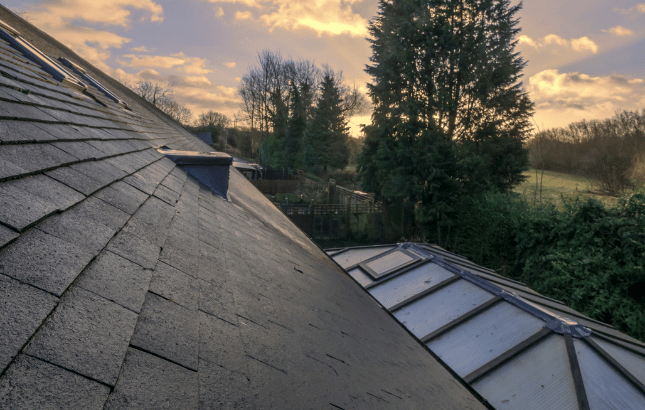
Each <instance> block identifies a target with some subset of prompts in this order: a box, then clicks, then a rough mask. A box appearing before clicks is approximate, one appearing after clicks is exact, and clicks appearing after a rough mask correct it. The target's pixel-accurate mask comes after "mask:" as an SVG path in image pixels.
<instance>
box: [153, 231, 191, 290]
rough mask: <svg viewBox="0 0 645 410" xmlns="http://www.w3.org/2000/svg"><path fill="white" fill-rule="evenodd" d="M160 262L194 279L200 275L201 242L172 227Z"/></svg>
mask: <svg viewBox="0 0 645 410" xmlns="http://www.w3.org/2000/svg"><path fill="white" fill-rule="evenodd" d="M159 260H160V261H162V262H165V263H167V264H168V265H170V266H172V267H174V268H176V269H179V270H180V271H182V272H184V273H185V274H188V275H190V276H192V277H195V278H196V277H197V275H198V271H199V268H198V260H199V240H197V239H195V238H194V237H192V236H190V235H187V234H185V233H183V232H181V231H178V230H177V229H175V228H174V224H173V226H171V229H170V232H169V234H168V238H167V239H166V242H165V243H164V245H163V251H162V252H161V255H160V256H159Z"/></svg>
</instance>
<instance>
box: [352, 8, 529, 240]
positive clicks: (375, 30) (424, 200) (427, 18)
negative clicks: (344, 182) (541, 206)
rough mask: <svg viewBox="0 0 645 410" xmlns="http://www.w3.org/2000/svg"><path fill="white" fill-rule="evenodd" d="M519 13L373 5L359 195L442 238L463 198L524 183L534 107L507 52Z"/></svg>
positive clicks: (518, 65) (519, 64) (516, 60)
mask: <svg viewBox="0 0 645 410" xmlns="http://www.w3.org/2000/svg"><path fill="white" fill-rule="evenodd" d="M520 8H521V3H520V4H519V5H517V6H510V1H509V0H380V5H379V14H378V15H377V17H376V18H375V19H374V20H373V21H372V22H371V24H370V27H369V30H370V33H371V36H372V38H371V39H370V42H371V44H372V51H373V54H372V57H371V62H372V64H371V65H368V66H367V68H366V71H367V73H369V74H370V75H371V76H372V77H373V82H372V83H371V84H368V88H369V94H370V97H371V98H372V101H373V105H374V113H373V116H372V124H371V125H370V126H369V127H366V129H365V132H366V140H365V147H364V150H363V152H362V154H361V157H360V159H359V172H360V174H361V175H362V176H363V180H364V185H365V189H366V190H369V191H372V192H375V193H376V194H377V195H378V196H380V197H381V198H383V199H386V200H389V201H392V202H397V203H406V202H407V203H408V204H410V205H411V206H414V207H415V209H416V216H417V220H418V222H421V223H425V224H428V223H431V224H436V225H437V227H438V228H439V225H441V223H442V222H443V223H445V222H446V221H447V220H448V219H449V218H448V217H449V214H450V212H451V211H452V209H451V204H454V201H455V200H456V199H457V198H458V196H459V195H461V194H463V193H464V192H468V193H471V194H472V193H475V192H477V191H480V190H483V189H490V188H497V189H502V190H505V189H509V188H510V187H512V186H513V185H514V184H517V183H518V182H520V181H521V180H522V171H524V170H525V169H526V168H527V166H528V156H527V153H526V151H525V150H524V148H523V147H522V141H523V140H524V139H525V138H526V136H527V132H528V130H529V119H530V117H531V115H532V112H533V105H532V103H531V101H530V100H529V99H528V96H527V94H526V93H525V92H524V91H523V90H522V87H521V83H520V82H519V79H520V77H521V70H522V69H523V67H524V66H525V62H524V60H523V59H522V58H521V57H519V55H518V54H517V53H515V51H514V47H515V44H516V43H517V41H516V40H515V36H516V35H517V33H518V32H519V28H518V27H517V24H518V20H517V19H515V17H514V16H515V14H516V13H517V12H518V11H519V10H520ZM438 235H439V236H440V231H438ZM437 240H439V241H440V238H437Z"/></svg>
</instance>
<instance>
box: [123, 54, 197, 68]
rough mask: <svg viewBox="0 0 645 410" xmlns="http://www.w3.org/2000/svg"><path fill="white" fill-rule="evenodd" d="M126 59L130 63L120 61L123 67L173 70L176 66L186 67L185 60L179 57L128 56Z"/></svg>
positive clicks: (125, 56)
mask: <svg viewBox="0 0 645 410" xmlns="http://www.w3.org/2000/svg"><path fill="white" fill-rule="evenodd" d="M123 57H124V58H129V59H130V61H129V62H125V61H120V63H121V65H124V66H127V67H131V68H139V67H159V68H173V67H175V66H179V65H184V63H185V62H186V61H185V60H183V59H181V58H177V57H168V56H146V55H135V54H126V55H124V56H123Z"/></svg>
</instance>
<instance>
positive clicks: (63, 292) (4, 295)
mask: <svg viewBox="0 0 645 410" xmlns="http://www.w3.org/2000/svg"><path fill="white" fill-rule="evenodd" d="M0 18H1V19H2V20H4V21H5V22H6V23H8V24H10V25H11V26H13V27H14V28H16V29H17V30H18V31H20V32H21V34H22V36H23V37H24V38H25V39H27V40H28V41H29V42H31V43H32V44H33V45H34V46H36V47H38V48H39V49H40V50H41V51H43V52H45V53H47V54H48V55H49V56H50V57H52V58H53V59H56V58H58V57H60V56H63V57H66V58H69V59H70V60H72V61H74V62H76V63H78V64H79V65H81V66H83V67H84V68H85V69H86V70H88V72H91V74H92V76H93V77H94V78H96V79H98V80H99V81H100V82H101V83H102V84H103V85H105V86H106V87H107V88H108V89H110V90H111V91H112V92H114V93H115V94H118V95H119V97H120V98H123V100H124V101H126V102H127V104H128V106H129V107H130V109H125V108H124V107H123V106H122V105H120V104H117V103H115V102H114V101H113V100H111V99H109V98H107V97H105V96H104V95H103V94H101V93H100V92H99V91H98V90H96V89H93V88H91V87H89V88H88V90H87V91H86V92H84V93H81V92H79V91H75V90H73V89H71V88H67V87H66V86H63V85H61V84H60V83H58V82H57V81H55V80H53V79H52V78H51V77H50V76H49V75H48V74H46V73H45V72H44V71H43V70H42V69H41V68H40V67H39V66H38V65H36V64H34V63H33V62H31V61H29V60H28V59H26V58H25V57H24V56H23V55H21V54H20V53H19V52H17V51H16V50H15V49H13V48H12V47H10V46H9V45H8V44H6V43H5V42H4V41H0V408H12V409H13V408H40V409H47V408H83V409H101V408H108V409H112V408H119V409H121V408H159V407H169V408H182V409H190V408H207V409H213V408H226V409H229V408H249V409H260V408H280V409H289V408H292V409H301V408H341V409H354V408H364V409H377V408H396V409H400V408H410V409H414V408H423V407H428V406H431V407H433V408H436V409H442V408H443V409H455V408H460V409H480V408H483V405H482V404H481V403H480V402H479V401H478V399H476V397H475V396H474V395H473V393H472V392H471V391H469V390H468V389H467V388H466V387H464V386H463V385H462V384H461V383H460V382H459V381H458V380H457V379H455V378H454V377H453V376H452V375H451V374H450V373H449V372H448V371H447V370H446V369H445V368H444V367H443V366H442V365H440V364H439V363H438V362H436V361H435V360H434V359H433V358H432V357H430V356H429V355H427V353H426V351H425V350H424V349H423V347H422V346H420V345H419V344H418V343H417V342H416V341H415V340H414V339H413V338H411V337H410V336H409V334H408V333H406V331H405V330H403V329H402V328H401V327H400V326H399V325H398V324H397V323H396V322H395V321H394V320H393V319H392V318H391V317H390V316H389V314H388V313H386V312H385V311H384V310H383V309H381V308H380V307H379V306H378V305H377V304H376V303H375V302H374V300H373V299H371V297H370V296H369V295H367V293H366V292H364V291H363V290H362V289H361V288H360V287H359V286H357V285H356V284H355V283H354V282H353V280H352V279H351V278H350V277H349V276H347V275H346V274H345V273H344V272H343V271H342V270H341V269H339V268H338V266H336V265H335V264H334V263H333V262H331V261H330V259H329V258H328V257H327V255H326V254H324V252H322V251H321V250H320V249H318V248H317V247H316V246H315V245H314V244H313V243H312V242H311V241H310V240H309V239H308V238H307V237H306V236H305V235H304V234H302V233H301V232H300V231H299V230H298V229H297V228H295V226H294V225H293V224H292V223H291V222H290V221H289V220H288V219H287V218H286V217H285V216H284V215H282V214H281V213H280V212H279V211H278V210H277V209H276V208H275V207H273V205H272V204H271V203H270V202H269V201H268V200H266V199H265V198H264V196H262V195H261V194H260V193H259V192H258V191H257V190H255V188H254V187H253V186H252V185H251V184H250V183H249V182H248V181H247V180H246V179H245V178H244V177H243V176H242V175H241V174H239V173H238V172H236V171H235V170H234V169H231V175H230V182H229V195H230V198H231V201H226V200H224V199H222V198H221V197H219V196H217V195H214V194H213V193H212V192H211V191H210V190H208V189H207V188H206V187H205V186H203V185H201V184H200V183H199V182H197V181H196V180H194V179H193V178H191V177H189V176H188V175H187V174H186V173H185V172H184V171H182V170H181V169H179V168H178V167H176V166H175V164H174V163H173V162H172V161H170V160H169V159H167V158H165V157H164V156H163V155H161V154H160V153H159V152H158V151H157V148H159V147H162V146H166V147H168V148H170V149H176V150H204V151H210V148H209V147H208V146H206V145H205V144H204V143H202V142H201V141H200V140H199V139H198V138H196V137H194V136H192V135H191V134H190V133H188V132H187V131H185V130H184V129H183V128H181V127H180V126H179V125H178V124H176V123H174V122H172V121H171V120H170V119H168V118H167V117H165V116H163V115H162V114H160V113H159V112H158V111H157V110H156V109H154V108H152V107H150V106H149V105H147V103H145V102H143V101H142V100H138V99H137V98H135V97H134V96H133V95H132V94H131V93H130V92H129V91H128V90H127V89H126V88H125V87H122V86H119V85H118V84H117V83H116V82H114V80H112V79H110V78H109V77H106V76H105V75H103V74H102V73H100V72H99V71H98V70H96V69H95V68H93V67H91V66H90V65H88V64H87V63H86V62H84V61H83V60H82V59H80V58H79V57H78V56H76V55H75V54H73V53H72V52H71V51H69V50H68V49H66V48H65V47H63V46H62V45H60V44H59V43H57V42H56V41H55V40H53V39H51V38H50V37H48V36H47V35H45V34H44V33H42V32H40V31H38V30H37V29H35V28H33V27H31V26H30V25H29V23H27V22H25V21H23V20H21V19H20V18H19V17H17V16H15V15H13V14H12V13H11V12H9V11H8V10H6V9H4V8H3V7H0Z"/></svg>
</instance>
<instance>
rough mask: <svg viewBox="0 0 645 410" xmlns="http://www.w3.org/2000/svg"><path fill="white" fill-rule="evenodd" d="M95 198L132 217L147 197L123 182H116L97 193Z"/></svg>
mask: <svg viewBox="0 0 645 410" xmlns="http://www.w3.org/2000/svg"><path fill="white" fill-rule="evenodd" d="M95 197H96V198H98V199H101V200H103V201H105V202H107V203H108V204H110V205H112V206H114V207H116V208H119V209H120V210H122V211H123V212H126V213H128V214H130V215H132V214H134V213H135V212H136V211H137V209H139V207H140V206H141V204H143V202H144V201H145V200H146V199H147V198H148V195H147V194H145V193H143V192H141V191H139V190H138V189H136V188H134V187H132V186H130V185H128V184H126V183H125V182H121V181H117V182H115V183H113V184H112V185H110V186H108V187H106V188H105V189H102V190H101V191H100V192H97V193H96V195H95Z"/></svg>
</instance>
